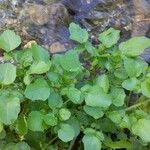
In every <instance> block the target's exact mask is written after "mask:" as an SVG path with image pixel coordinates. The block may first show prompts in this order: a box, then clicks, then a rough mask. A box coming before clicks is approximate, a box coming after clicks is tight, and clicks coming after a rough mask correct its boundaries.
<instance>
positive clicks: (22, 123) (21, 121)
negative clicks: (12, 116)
mask: <svg viewBox="0 0 150 150" xmlns="http://www.w3.org/2000/svg"><path fill="white" fill-rule="evenodd" d="M16 130H17V133H18V134H19V135H21V136H24V135H25V134H27V132H28V127H27V121H26V118H25V116H20V117H19V118H18V119H17V124H16Z"/></svg>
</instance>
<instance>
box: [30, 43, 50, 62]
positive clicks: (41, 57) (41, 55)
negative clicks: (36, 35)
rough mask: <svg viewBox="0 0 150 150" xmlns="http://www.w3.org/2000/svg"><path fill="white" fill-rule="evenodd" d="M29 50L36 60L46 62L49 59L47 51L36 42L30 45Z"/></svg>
mask: <svg viewBox="0 0 150 150" xmlns="http://www.w3.org/2000/svg"><path fill="white" fill-rule="evenodd" d="M31 51H32V55H33V58H34V60H35V61H36V62H40V61H44V62H47V61H49V60H50V57H49V53H48V51H47V50H45V49H44V48H42V47H41V46H39V45H37V44H33V45H32V47H31Z"/></svg>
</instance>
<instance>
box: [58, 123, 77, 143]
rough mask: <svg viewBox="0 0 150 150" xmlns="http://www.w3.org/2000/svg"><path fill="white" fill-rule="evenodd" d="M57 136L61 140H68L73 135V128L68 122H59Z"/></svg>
mask: <svg viewBox="0 0 150 150" xmlns="http://www.w3.org/2000/svg"><path fill="white" fill-rule="evenodd" d="M58 137H59V138H60V139H61V140H62V141H63V142H69V141H71V140H72V139H73V138H74V137H75V132H74V129H73V127H72V126H71V125H69V124H61V128H60V129H59V130H58Z"/></svg>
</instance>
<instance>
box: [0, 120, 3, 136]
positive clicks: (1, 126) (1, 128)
mask: <svg viewBox="0 0 150 150" xmlns="http://www.w3.org/2000/svg"><path fill="white" fill-rule="evenodd" d="M2 131H3V123H1V122H0V133H1V132H2Z"/></svg>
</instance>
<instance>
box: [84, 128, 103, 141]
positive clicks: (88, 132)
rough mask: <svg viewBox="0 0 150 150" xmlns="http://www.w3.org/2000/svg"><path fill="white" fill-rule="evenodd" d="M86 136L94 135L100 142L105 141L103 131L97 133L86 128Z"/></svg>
mask: <svg viewBox="0 0 150 150" xmlns="http://www.w3.org/2000/svg"><path fill="white" fill-rule="evenodd" d="M84 134H85V135H92V136H93V135H94V136H96V137H97V138H98V139H99V140H100V141H103V140H104V135H103V133H102V132H101V131H97V130H95V129H93V128H86V129H84Z"/></svg>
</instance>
